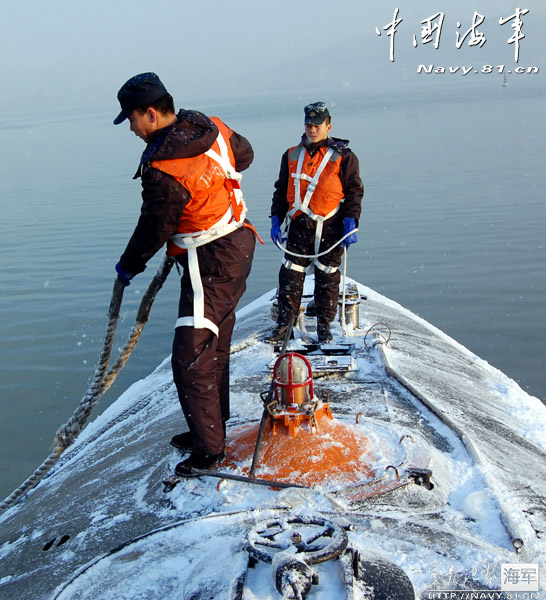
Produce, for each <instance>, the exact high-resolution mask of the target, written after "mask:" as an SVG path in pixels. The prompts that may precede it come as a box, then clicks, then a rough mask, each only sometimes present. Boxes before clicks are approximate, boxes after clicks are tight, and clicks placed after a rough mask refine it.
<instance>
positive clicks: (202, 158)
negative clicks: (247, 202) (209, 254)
mask: <svg viewBox="0 0 546 600" xmlns="http://www.w3.org/2000/svg"><path fill="white" fill-rule="evenodd" d="M210 119H211V121H213V123H214V124H215V125H216V127H218V130H219V132H220V133H219V136H218V138H220V136H222V138H223V140H224V141H225V145H226V146H227V153H228V156H229V163H230V166H231V171H232V175H231V176H230V174H229V173H226V171H225V170H224V168H222V166H221V165H220V164H219V163H218V162H217V160H215V159H214V158H212V157H211V156H209V155H207V154H206V153H203V154H199V155H198V156H193V157H190V158H175V159H171V160H157V161H153V162H152V163H151V166H152V167H154V168H156V169H159V170H160V171H163V172H164V173H167V174H169V175H171V176H172V177H174V178H175V179H176V180H177V181H178V182H179V183H180V184H181V185H183V186H184V187H185V188H186V189H187V190H188V192H189V193H190V201H189V202H188V204H187V205H186V206H185V208H184V211H183V213H182V216H181V218H180V222H179V224H178V228H177V233H179V234H193V233H195V234H197V233H198V232H206V231H208V230H210V229H211V228H212V227H214V226H215V225H217V224H218V223H220V222H221V221H222V219H225V217H226V215H227V214H228V212H229V211H230V210H231V218H230V219H229V221H230V222H232V221H233V220H236V221H237V222H240V220H241V214H242V212H243V210H244V201H243V200H242V199H241V202H239V200H238V199H237V198H236V194H235V190H236V189H240V186H239V182H238V180H237V179H236V176H237V175H238V174H237V172H236V170H235V157H234V156H233V151H232V149H231V144H230V143H229V139H230V138H231V136H232V135H233V130H232V129H230V128H229V127H228V126H227V125H226V124H225V123H223V122H222V121H221V120H220V119H219V118H218V117H210ZM218 138H217V139H216V141H215V142H214V144H213V145H212V147H211V148H210V150H212V151H213V152H214V153H216V154H217V155H221V154H222V152H221V148H220V145H219V142H218ZM231 177H233V178H231ZM185 251H186V250H185V249H183V248H180V247H179V246H177V245H176V244H175V243H174V242H173V241H172V240H169V241H168V242H167V255H168V256H176V255H178V254H182V253H183V252H185Z"/></svg>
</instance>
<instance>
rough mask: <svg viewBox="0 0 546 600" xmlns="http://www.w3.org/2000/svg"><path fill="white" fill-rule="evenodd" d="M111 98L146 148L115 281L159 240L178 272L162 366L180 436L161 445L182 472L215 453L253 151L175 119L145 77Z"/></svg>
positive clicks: (217, 126)
mask: <svg viewBox="0 0 546 600" xmlns="http://www.w3.org/2000/svg"><path fill="white" fill-rule="evenodd" d="M118 100H119V103H120V105H121V112H120V114H119V115H118V116H117V118H116V119H115V120H114V124H115V125H118V124H119V123H121V122H123V121H124V120H125V119H128V120H129V123H130V129H131V131H132V132H133V133H134V134H135V135H137V136H138V137H140V138H141V139H142V140H143V141H144V142H146V144H147V145H146V149H145V150H144V153H143V155H142V158H141V161H140V165H139V168H138V171H137V174H136V175H135V178H136V177H141V179H142V207H141V211H140V218H139V220H138V223H137V225H136V228H135V230H134V233H133V235H132V237H131V239H130V240H129V243H128V244H127V247H126V249H125V251H124V253H123V254H122V256H121V258H120V260H119V262H118V264H117V265H116V271H117V273H118V277H119V279H120V280H121V282H122V283H123V284H124V285H126V286H127V285H129V284H130V280H131V279H132V278H133V277H134V276H135V275H137V274H138V273H141V272H142V271H144V269H145V268H146V263H147V262H148V261H149V260H150V259H151V258H152V256H153V255H154V254H155V253H156V252H157V251H158V250H159V249H160V248H161V247H162V246H163V245H164V244H165V242H167V254H168V255H169V256H174V257H176V260H177V262H178V263H179V264H180V265H182V267H183V275H182V279H181V293H180V303H179V309H178V314H179V318H178V321H177V322H176V329H175V336H174V343H173V354H172V368H173V377H174V382H175V384H176V388H177V391H178V396H179V399H180V404H181V406H182V410H183V412H184V415H185V417H186V422H187V424H188V427H189V432H186V433H183V434H180V435H175V436H174V437H173V438H172V440H171V444H172V445H173V446H175V447H177V448H179V449H181V450H191V454H190V455H189V457H188V458H187V459H186V460H184V461H183V462H181V463H179V464H178V465H177V466H176V472H177V473H178V474H180V475H184V474H188V473H189V472H191V469H192V468H197V469H209V468H210V467H212V466H213V465H214V464H215V463H216V462H218V461H219V460H221V459H222V458H223V457H224V444H225V423H226V421H227V420H228V418H229V350H230V342H231V335H232V332H233V326H234V324H235V308H236V306H237V303H238V301H239V299H240V298H241V296H242V294H243V292H244V291H245V288H246V279H247V277H248V274H249V272H250V268H251V264H252V257H253V253H254V246H255V237H254V230H253V228H252V226H251V225H250V223H248V221H246V220H245V214H246V206H245V203H244V200H243V197H242V194H241V190H240V186H239V181H240V179H241V176H240V174H239V172H240V171H242V170H244V169H246V168H247V167H248V166H249V165H250V164H251V162H252V160H253V158H254V153H253V150H252V146H251V145H250V143H249V142H248V140H246V139H245V138H244V137H243V136H241V135H239V134H237V133H235V132H234V131H233V130H231V129H230V128H229V127H228V126H227V125H225V124H224V123H223V122H222V121H221V120H220V119H219V118H217V117H211V118H209V117H207V116H205V115H204V114H202V113H200V112H197V111H193V110H180V111H179V112H178V113H176V112H175V109H174V103H173V99H172V96H171V95H170V94H169V93H168V92H167V90H166V89H165V86H164V85H163V83H162V82H161V81H160V79H159V77H158V76H157V75H156V74H155V73H141V74H140V75H136V76H135V77H132V78H131V79H129V81H127V82H126V83H125V84H124V85H123V86H122V88H121V89H120V90H119V93H118Z"/></svg>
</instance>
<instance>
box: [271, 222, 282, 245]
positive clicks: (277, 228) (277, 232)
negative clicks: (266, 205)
mask: <svg viewBox="0 0 546 600" xmlns="http://www.w3.org/2000/svg"><path fill="white" fill-rule="evenodd" d="M271 239H272V240H273V243H274V244H275V245H277V243H279V244H282V233H281V222H280V221H279V217H277V215H273V216H272V217H271Z"/></svg>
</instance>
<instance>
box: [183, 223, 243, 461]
mask: <svg viewBox="0 0 546 600" xmlns="http://www.w3.org/2000/svg"><path fill="white" fill-rule="evenodd" d="M254 246H255V240H254V233H253V232H252V231H251V230H250V229H248V228H246V227H242V228H240V229H237V230H236V231H234V232H233V233H231V234H229V235H226V236H224V237H222V238H219V239H218V240H215V241H213V242H210V243H209V244H206V245H204V246H201V247H200V248H198V250H197V255H198V259H199V270H200V273H201V281H202V284H203V290H204V296H205V318H207V319H210V320H211V321H212V322H213V323H215V324H216V325H217V326H218V329H219V332H218V336H216V335H215V334H214V333H213V332H212V331H210V330H209V329H195V328H194V327H187V326H183V327H177V328H176V330H175V336H174V342H173V355H172V368H173V377H174V382H175V384H176V388H177V391H178V397H179V400H180V405H181V406H182V410H183V412H184V416H185V417H186V422H187V424H188V427H189V429H190V431H191V433H192V435H193V439H194V448H195V449H196V450H199V451H201V452H204V453H205V454H219V453H220V452H221V451H222V450H223V449H224V443H225V434H224V424H225V422H226V421H227V420H228V419H229V352H230V345H231V336H232V333H233V326H234V325H235V310H236V308H237V303H238V302H239V300H240V298H241V296H242V295H243V293H244V291H245V289H246V279H247V277H248V275H249V273H250V268H251V265H252V258H253V254H254ZM178 261H179V262H180V264H181V265H182V266H183V268H184V273H183V275H182V279H181V292H180V304H179V311H178V316H179V317H185V316H191V315H193V289H192V286H191V281H190V276H189V272H188V266H187V257H186V255H182V257H180V258H179V259H178Z"/></svg>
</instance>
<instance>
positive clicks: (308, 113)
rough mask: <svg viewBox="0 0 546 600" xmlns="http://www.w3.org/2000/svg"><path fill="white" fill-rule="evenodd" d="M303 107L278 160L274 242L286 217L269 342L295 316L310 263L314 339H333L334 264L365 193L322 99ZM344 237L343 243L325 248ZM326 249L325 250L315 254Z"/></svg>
mask: <svg viewBox="0 0 546 600" xmlns="http://www.w3.org/2000/svg"><path fill="white" fill-rule="evenodd" d="M304 112H305V133H304V134H303V136H302V139H301V142H300V143H299V144H298V145H297V146H294V147H292V148H289V149H288V150H287V151H286V152H285V153H284V155H283V157H282V159H281V168H280V173H279V178H278V180H277V182H276V183H275V192H274V194H273V202H272V207H271V239H272V240H273V243H275V244H278V245H280V244H281V243H282V241H283V237H282V232H281V225H282V223H283V221H284V219H285V218H286V217H288V239H287V241H286V250H287V252H286V253H285V255H284V258H283V261H282V265H281V269H280V272H279V288H278V316H277V327H276V328H275V329H274V330H273V333H272V334H271V336H270V337H269V341H270V342H271V343H276V342H280V341H281V340H283V339H284V337H285V335H286V331H287V327H288V325H289V323H290V322H291V321H292V322H293V321H294V320H295V318H296V317H297V315H298V311H299V307H300V302H301V296H302V292H303V282H304V279H305V273H306V270H307V268H308V267H309V266H310V265H311V264H312V265H313V267H314V272H315V293H314V299H315V308H316V315H317V334H318V341H319V342H320V343H327V342H331V341H332V334H331V332H330V323H331V321H333V320H334V318H335V316H336V311H337V304H338V295H339V282H340V274H339V269H338V267H339V265H340V264H341V257H342V254H343V247H345V248H348V247H349V245H350V244H353V243H355V242H356V241H357V236H356V232H354V233H351V232H353V230H355V229H356V227H357V224H358V219H359V217H360V210H361V204H362V197H363V195H364V187H363V185H362V181H361V179H360V174H359V164H358V159H357V157H356V156H355V154H354V153H353V152H351V150H350V149H349V147H348V144H349V141H348V140H342V139H338V138H333V137H329V133H330V130H331V128H332V124H331V116H330V112H329V111H328V108H327V106H326V104H324V102H315V103H313V104H309V105H308V106H306V107H305V109H304ZM344 236H346V237H345V239H344V240H343V242H342V244H339V245H337V246H336V247H335V248H333V249H332V251H330V252H327V250H328V248H331V247H332V246H333V245H334V244H335V243H336V242H338V241H339V240H340V239H341V238H343V237H344ZM324 251H326V253H325V254H324V255H321V256H319V257H317V256H316V255H318V254H322V253H323V252H324ZM297 255H305V256H306V257H307V256H311V257H312V258H302V257H301V256H297Z"/></svg>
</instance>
